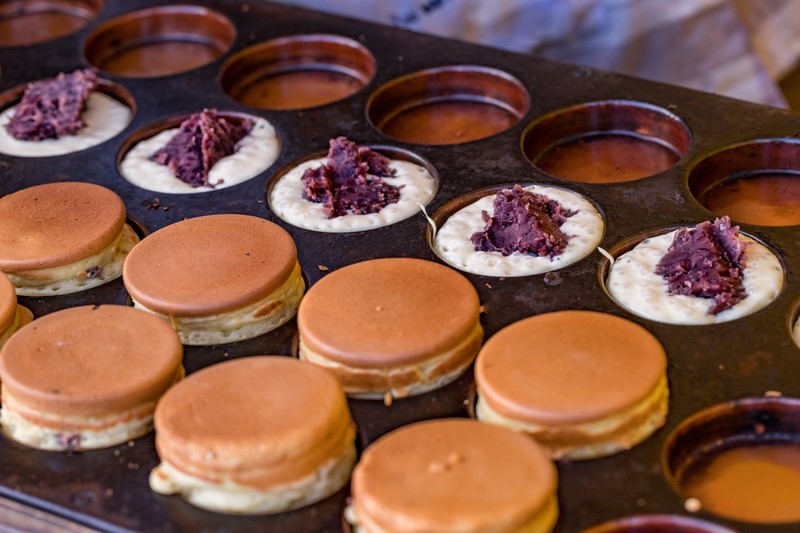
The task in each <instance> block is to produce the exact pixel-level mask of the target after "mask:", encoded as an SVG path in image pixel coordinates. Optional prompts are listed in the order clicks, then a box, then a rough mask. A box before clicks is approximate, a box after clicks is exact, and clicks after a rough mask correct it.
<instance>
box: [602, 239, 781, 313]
mask: <svg viewBox="0 0 800 533" xmlns="http://www.w3.org/2000/svg"><path fill="white" fill-rule="evenodd" d="M694 227H695V226H672V227H663V228H656V229H652V230H649V231H646V232H642V233H640V234H638V235H634V236H631V237H627V238H625V239H623V240H622V241H620V242H619V243H617V244H615V245H614V246H612V247H610V248H609V249H608V250H607V251H606V253H604V254H603V255H604V256H606V257H605V258H604V259H603V260H602V261H601V263H600V268H599V270H598V281H599V283H600V286H601V287H602V288H603V290H604V291H605V293H606V295H608V297H609V298H610V299H611V300H612V301H613V302H614V303H616V304H617V305H618V306H620V307H622V308H623V309H625V310H626V311H628V312H630V313H633V314H635V315H636V316H639V317H641V318H645V319H648V320H652V321H654V322H660V323H662V324H675V325H684V326H705V325H711V324H719V323H723V322H729V321H732V320H738V319H740V318H744V317H746V316H749V315H751V314H753V313H756V312H758V311H760V310H762V309H764V308H765V307H768V306H769V305H770V304H771V303H772V302H774V301H775V299H777V298H778V296H779V295H780V294H781V292H782V291H783V287H784V285H785V284H786V275H785V272H786V264H785V261H784V259H783V258H782V257H781V256H780V255H779V254H778V253H777V252H776V251H775V249H774V248H773V247H772V246H770V245H768V244H767V243H765V242H763V241H761V240H759V239H756V238H755V237H754V236H752V235H749V234H746V233H743V232H740V233H739V235H740V237H743V238H744V240H745V241H746V242H747V243H749V244H748V248H747V253H748V254H749V255H748V256H747V258H748V263H747V267H746V268H745V270H744V275H743V284H744V288H745V290H746V291H747V297H746V298H744V299H742V300H741V301H739V302H738V303H737V304H736V305H734V306H733V307H730V308H728V309H724V310H722V311H720V312H718V313H717V314H709V310H710V309H711V308H712V307H713V306H714V303H715V301H714V300H713V299H712V298H703V297H701V296H699V295H698V296H691V295H682V294H669V292H668V287H667V283H666V282H665V280H664V278H662V277H661V276H660V275H658V274H656V265H657V264H658V263H659V262H660V260H661V258H662V257H663V256H664V255H665V254H666V253H667V249H668V248H669V246H670V245H671V244H672V242H673V241H674V235H673V234H674V232H675V231H678V230H680V229H682V228H685V229H692V228H694ZM609 256H610V258H609ZM610 259H613V261H611V260H610Z"/></svg>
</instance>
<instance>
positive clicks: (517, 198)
mask: <svg viewBox="0 0 800 533" xmlns="http://www.w3.org/2000/svg"><path fill="white" fill-rule="evenodd" d="M574 214H575V211H570V210H569V209H565V208H564V207H563V206H562V205H561V204H560V203H558V202H557V201H555V200H551V199H550V198H548V197H547V196H545V195H543V194H536V193H533V192H531V191H526V190H525V189H523V188H522V187H520V186H519V185H514V188H513V189H503V190H501V191H500V192H498V193H497V196H495V198H494V215H489V213H488V212H486V211H483V212H482V214H481V216H482V217H483V221H484V222H485V223H486V226H485V227H484V229H483V231H477V232H475V233H473V234H472V237H470V240H471V241H472V244H473V245H474V246H475V250H477V251H483V252H500V253H501V254H503V255H511V254H512V253H515V252H519V253H523V254H533V255H537V256H540V257H543V256H550V257H553V256H556V255H559V254H561V253H562V252H563V251H564V248H565V247H566V246H567V241H569V237H568V236H567V235H565V234H564V233H563V232H562V231H561V229H560V226H561V225H562V224H563V223H564V222H566V220H567V218H568V217H571V216H572V215H574Z"/></svg>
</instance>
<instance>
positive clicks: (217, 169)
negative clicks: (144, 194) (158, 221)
mask: <svg viewBox="0 0 800 533" xmlns="http://www.w3.org/2000/svg"><path fill="white" fill-rule="evenodd" d="M217 115H218V116H219V117H221V118H224V119H226V120H228V121H230V122H232V123H240V122H241V121H243V120H245V119H249V120H251V121H253V127H252V129H251V130H250V132H249V133H248V135H246V136H245V137H244V138H242V139H241V140H240V141H239V142H238V143H237V144H236V147H235V151H234V153H233V154H231V155H229V156H226V157H223V158H221V159H219V160H218V161H216V162H215V163H214V165H213V166H212V167H211V169H210V170H209V184H208V185H202V186H196V187H193V186H191V185H189V184H188V183H184V182H183V181H181V180H180V179H178V178H177V177H175V175H174V174H173V172H172V170H170V168H169V167H168V166H167V165H161V164H159V163H157V162H155V161H154V160H153V159H152V155H153V154H154V153H155V152H156V151H158V150H159V149H160V148H162V147H163V146H165V145H166V144H167V143H168V142H169V141H170V139H171V138H172V137H173V136H174V135H175V134H176V133H178V131H179V130H180V127H181V124H182V123H183V121H185V120H186V119H188V118H189V117H190V116H191V115H180V116H173V117H169V118H165V119H162V120H158V121H156V122H153V123H151V124H148V125H146V126H144V127H143V128H141V129H139V130H137V131H135V132H134V133H133V134H131V135H130V136H129V137H128V138H127V139H125V141H124V142H123V143H122V146H120V149H119V151H117V156H116V167H117V171H118V172H119V175H120V176H122V177H123V178H124V179H125V180H126V181H128V182H129V183H131V184H133V185H135V186H137V187H139V188H142V189H145V190H148V191H152V192H160V193H166V194H195V193H207V192H213V191H216V190H220V189H224V188H227V187H232V186H235V185H239V184H241V183H244V182H246V181H248V180H250V179H253V178H255V177H256V176H258V175H260V174H261V173H262V172H264V171H266V170H267V169H268V168H269V167H270V166H272V165H273V163H275V161H276V160H277V158H278V157H279V156H280V151H281V149H282V142H281V139H280V136H279V135H278V133H277V132H276V131H275V128H274V127H273V126H272V124H271V123H270V122H269V121H267V120H266V119H264V118H261V117H257V116H254V115H249V114H247V113H239V112H232V111H219V112H217ZM129 155H131V156H132V158H131V159H129V160H127V161H126V158H128V156H129ZM218 165H219V166H218ZM155 207H158V206H155Z"/></svg>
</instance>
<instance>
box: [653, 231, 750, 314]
mask: <svg viewBox="0 0 800 533" xmlns="http://www.w3.org/2000/svg"><path fill="white" fill-rule="evenodd" d="M746 247H747V243H745V242H743V241H742V240H741V239H740V238H739V226H731V220H730V218H728V217H722V218H718V219H717V220H715V221H714V223H713V224H712V223H711V222H708V221H706V222H701V223H700V224H698V225H697V226H695V227H694V228H684V229H681V230H678V232H677V233H676V234H675V239H674V240H673V241H672V244H671V245H670V247H669V249H668V250H667V253H666V254H665V255H664V257H662V258H661V261H659V262H658V264H657V265H656V274H658V275H659V276H661V277H663V278H664V279H665V280H666V281H667V285H668V290H669V293H670V294H681V295H685V296H695V297H698V298H708V299H711V300H713V304H712V305H711V306H710V307H709V309H708V314H711V315H716V314H717V313H720V312H722V311H725V310H726V309H730V308H731V307H733V306H734V305H736V304H737V303H739V302H741V301H742V300H744V299H745V298H746V297H747V292H746V291H745V288H744V284H743V283H742V272H743V271H744V268H745V266H746V258H745V248H746Z"/></svg>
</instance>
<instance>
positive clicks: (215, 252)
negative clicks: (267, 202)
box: [123, 215, 305, 344]
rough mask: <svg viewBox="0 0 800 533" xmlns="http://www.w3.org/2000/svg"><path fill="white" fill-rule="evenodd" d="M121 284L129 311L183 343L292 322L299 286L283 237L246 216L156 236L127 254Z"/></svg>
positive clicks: (193, 223) (293, 255) (188, 224)
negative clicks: (161, 324)
mask: <svg viewBox="0 0 800 533" xmlns="http://www.w3.org/2000/svg"><path fill="white" fill-rule="evenodd" d="M123 279H124V282H125V287H126V288H127V289H128V292H129V293H130V295H131V297H132V298H133V300H134V303H135V305H136V306H137V307H140V308H142V309H144V310H147V311H150V312H152V313H155V314H157V315H159V316H161V317H162V318H163V319H164V320H168V321H169V322H170V323H171V324H173V326H174V327H175V328H176V329H177V330H178V333H179V334H180V335H181V339H182V340H183V342H184V344H217V343H222V342H233V341H236V340H242V339H244V338H250V337H254V336H257V335H261V334H262V333H266V332H267V331H270V330H272V329H274V328H276V327H278V326H280V325H281V324H283V323H284V322H286V321H287V320H289V319H290V318H291V317H292V316H294V314H295V312H296V310H297V305H298V303H299V300H300V298H301V296H302V294H303V289H304V287H305V285H304V282H303V280H302V275H301V273H300V266H299V264H298V262H297V250H296V249H295V245H294V241H293V240H292V238H291V236H290V235H289V234H288V233H287V232H286V231H284V230H283V229H282V228H281V227H280V226H278V225H276V224H273V223H272V222H269V221H267V220H264V219H261V218H258V217H253V216H246V215H209V216H203V217H198V218H192V219H189V220H184V221H182V222H178V223H176V224H172V225H170V226H167V227H165V228H163V229H161V230H159V231H156V232H155V233H153V234H151V235H150V236H148V237H147V238H146V239H144V240H142V242H141V243H139V245H137V246H136V247H135V248H134V249H133V250H132V251H131V253H130V255H129V256H128V259H127V260H126V261H125V267H124V270H123Z"/></svg>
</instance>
